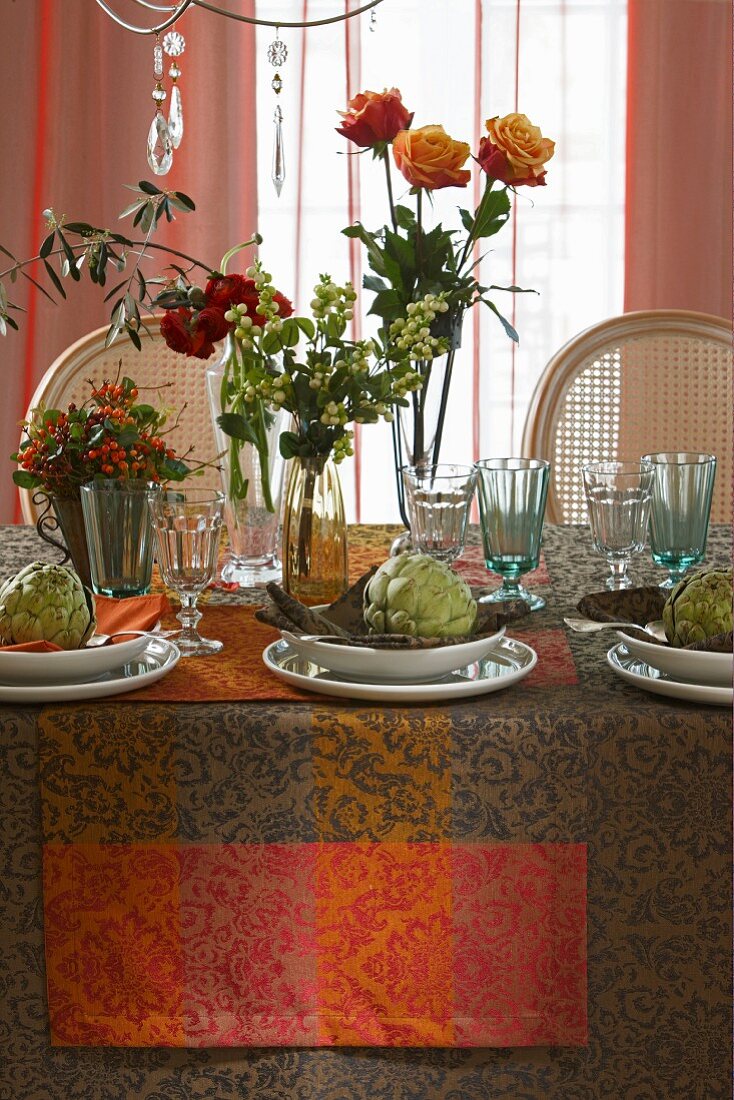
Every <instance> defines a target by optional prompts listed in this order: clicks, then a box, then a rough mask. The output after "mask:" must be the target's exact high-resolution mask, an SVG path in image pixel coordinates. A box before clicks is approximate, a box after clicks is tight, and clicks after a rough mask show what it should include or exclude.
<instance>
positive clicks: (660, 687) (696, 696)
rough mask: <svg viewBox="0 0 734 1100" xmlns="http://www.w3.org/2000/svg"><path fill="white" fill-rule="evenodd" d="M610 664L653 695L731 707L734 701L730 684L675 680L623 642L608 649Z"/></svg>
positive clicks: (628, 680) (624, 677)
mask: <svg viewBox="0 0 734 1100" xmlns="http://www.w3.org/2000/svg"><path fill="white" fill-rule="evenodd" d="M607 662H608V663H609V666H610V667H611V668H612V669H613V670H614V672H616V674H617V675H618V676H621V677H622V679H623V680H626V681H627V682H628V683H629V684H634V685H635V687H639V688H642V689H643V691H652V692H654V693H655V694H656V695H669V696H671V698H673V699H686V700H687V701H688V702H690V703H705V704H706V705H707V706H712V707H730V706H731V705H732V702H734V691H732V689H731V688H730V687H715V686H713V685H711V684H692V683H689V682H687V681H685V680H675V679H673V678H672V677H671V676H668V675H666V673H664V672H660V670H659V669H657V668H653V667H652V666H651V665H648V664H647V662H646V661H641V660H640V659H639V658H638V657H634V656H633V655H632V654H631V653H630V652H629V650H628V649H627V645H626V643H625V642H619V644H618V645H615V646H612V648H611V649H610V650H609V652H608V653H607Z"/></svg>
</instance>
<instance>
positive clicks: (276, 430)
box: [206, 335, 287, 588]
mask: <svg viewBox="0 0 734 1100" xmlns="http://www.w3.org/2000/svg"><path fill="white" fill-rule="evenodd" d="M243 370H244V368H243V364H242V361H241V359H240V356H239V353H238V350H237V346H236V344H235V341H234V339H233V337H232V336H231V335H230V336H228V337H227V340H226V343H225V346H224V351H223V353H222V357H221V359H220V360H219V362H218V363H215V364H214V365H213V366H211V367H209V368H208V369H207V372H206V384H207V396H208V398H209V408H210V410H211V415H212V422H213V426H214V437H215V440H216V446H217V454H218V455H219V459H218V463H219V465H220V467H221V471H222V490H223V492H224V495H225V505H224V517H225V522H226V524H227V531H228V534H229V550H228V553H227V556H226V558H225V562H224V565H223V566H222V580H223V581H225V582H227V583H235V584H239V586H240V587H241V588H253V587H255V588H256V587H261V586H263V585H265V584H267V583H268V581H280V579H281V575H282V571H281V565H280V557H279V549H280V525H281V505H282V498H283V474H284V470H285V462H284V460H283V458H282V457H281V454H280V450H279V447H278V440H279V437H280V433H281V431H283V429H284V428H285V426H286V425H285V421H286V419H287V417H286V416H285V414H284V413H275V414H273V413H271V412H269V411H268V410H266V409H265V408H264V406H263V405H262V404H261V403H258V405H257V407H256V408H255V409H254V414H253V409H252V406H250V405H248V407H247V408H248V419H249V421H250V424H251V427H252V428H253V429H254V436H255V438H256V440H257V443H253V442H249V441H248V440H246V439H239V438H235V437H233V436H231V435H228V434H227V433H225V432H224V431H223V429H222V427H221V425H220V424H219V422H218V419H219V417H220V416H221V415H222V414H223V413H224V414H232V413H233V414H235V415H236V414H237V413H238V411H239V408H238V405H237V401H238V397H237V393H238V391H239V390H240V388H241V384H242V380H243Z"/></svg>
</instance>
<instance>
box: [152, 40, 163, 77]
mask: <svg viewBox="0 0 734 1100" xmlns="http://www.w3.org/2000/svg"><path fill="white" fill-rule="evenodd" d="M153 76H154V77H155V78H156V80H160V79H161V77H162V76H163V47H162V46H160V45H159V44H158V43H157V42H156V44H155V46H154V47H153Z"/></svg>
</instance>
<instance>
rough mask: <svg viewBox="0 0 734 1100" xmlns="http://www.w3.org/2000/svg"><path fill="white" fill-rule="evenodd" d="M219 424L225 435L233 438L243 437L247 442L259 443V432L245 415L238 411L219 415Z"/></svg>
mask: <svg viewBox="0 0 734 1100" xmlns="http://www.w3.org/2000/svg"><path fill="white" fill-rule="evenodd" d="M217 424H218V425H219V427H220V428H221V429H222V431H223V432H224V434H225V435H229V436H232V438H233V439H241V440H243V442H245V443H254V444H255V445H257V442H258V438H257V432H256V431H255V429H254V428H253V426H252V424H251V423H250V422H249V420H247V419H246V418H245V417H244V416H242V415H239V414H238V413H222V414H221V416H218V417H217Z"/></svg>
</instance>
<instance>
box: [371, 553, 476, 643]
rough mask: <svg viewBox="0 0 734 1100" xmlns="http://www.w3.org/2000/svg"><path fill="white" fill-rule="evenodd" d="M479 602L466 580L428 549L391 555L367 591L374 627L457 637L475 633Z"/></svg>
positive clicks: (425, 635) (424, 635) (374, 629)
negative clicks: (429, 552) (429, 553)
mask: <svg viewBox="0 0 734 1100" xmlns="http://www.w3.org/2000/svg"><path fill="white" fill-rule="evenodd" d="M476 617H477V604H476V600H474V599H473V597H472V594H471V589H470V588H469V585H468V584H467V583H466V581H464V580H462V578H461V577H460V576H458V574H457V573H454V571H453V569H451V567H450V566H448V565H446V564H445V563H444V562H440V561H436V560H435V559H434V558H431V557H429V556H428V555H427V554H400V555H398V557H395V558H389V559H388V561H386V562H385V564H384V565H381V566H380V568H379V569H378V570H377V572H376V573H375V575H374V577H373V578H372V580H371V581H370V583H369V584H368V585H367V588H366V589H365V594H364V618H365V622H366V623H367V625H368V627H369V628H370V632H371V633H375V634H409V635H411V636H412V637H416V638H452V637H457V636H461V635H465V634H471V632H472V630H473V628H474V623H475V621H476Z"/></svg>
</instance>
